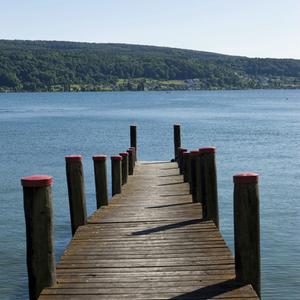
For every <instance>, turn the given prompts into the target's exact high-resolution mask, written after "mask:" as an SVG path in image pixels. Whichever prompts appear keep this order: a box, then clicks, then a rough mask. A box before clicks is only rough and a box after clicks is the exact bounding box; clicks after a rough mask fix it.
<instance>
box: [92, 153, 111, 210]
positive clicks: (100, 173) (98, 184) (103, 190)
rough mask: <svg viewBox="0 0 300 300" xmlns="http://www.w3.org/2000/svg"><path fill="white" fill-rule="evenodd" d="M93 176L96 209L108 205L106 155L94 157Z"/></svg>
mask: <svg viewBox="0 0 300 300" xmlns="http://www.w3.org/2000/svg"><path fill="white" fill-rule="evenodd" d="M93 161H94V176H95V189H96V204H97V209H98V208H100V207H101V206H106V205H108V190H107V169H106V155H94V156H93Z"/></svg>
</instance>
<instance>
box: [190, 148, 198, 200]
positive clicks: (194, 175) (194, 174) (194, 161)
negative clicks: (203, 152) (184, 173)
mask: <svg viewBox="0 0 300 300" xmlns="http://www.w3.org/2000/svg"><path fill="white" fill-rule="evenodd" d="M190 160H191V173H190V193H191V194H192V198H193V202H198V201H199V188H200V187H199V180H198V178H199V151H198V150H192V151H191V152H190Z"/></svg>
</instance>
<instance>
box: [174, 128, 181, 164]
mask: <svg viewBox="0 0 300 300" xmlns="http://www.w3.org/2000/svg"><path fill="white" fill-rule="evenodd" d="M173 130H174V158H175V161H178V155H179V153H178V148H179V147H181V136H180V125H179V124H174V126H173Z"/></svg>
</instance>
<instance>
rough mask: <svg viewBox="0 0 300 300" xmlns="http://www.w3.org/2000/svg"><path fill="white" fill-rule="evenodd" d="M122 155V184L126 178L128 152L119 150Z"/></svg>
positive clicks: (125, 181)
mask: <svg viewBox="0 0 300 300" xmlns="http://www.w3.org/2000/svg"><path fill="white" fill-rule="evenodd" d="M119 154H120V156H122V184H123V185H124V184H126V183H127V179H128V156H129V154H128V152H121V153H119Z"/></svg>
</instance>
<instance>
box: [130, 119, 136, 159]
mask: <svg viewBox="0 0 300 300" xmlns="http://www.w3.org/2000/svg"><path fill="white" fill-rule="evenodd" d="M130 147H133V148H134V149H135V157H134V160H135V161H136V160H137V134H136V125H130Z"/></svg>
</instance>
